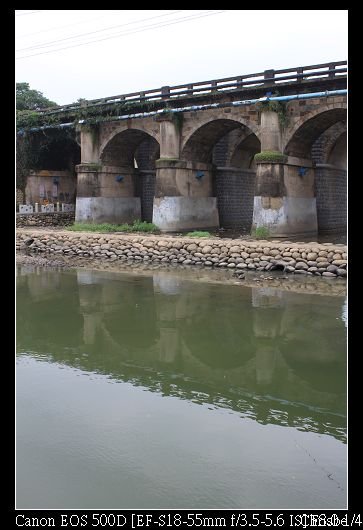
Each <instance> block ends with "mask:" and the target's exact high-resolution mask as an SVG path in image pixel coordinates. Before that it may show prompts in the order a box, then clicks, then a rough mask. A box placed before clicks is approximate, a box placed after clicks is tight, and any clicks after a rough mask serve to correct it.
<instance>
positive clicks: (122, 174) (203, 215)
mask: <svg viewBox="0 0 363 530" xmlns="http://www.w3.org/2000/svg"><path fill="white" fill-rule="evenodd" d="M346 81H347V67H346V62H345V61H340V62H335V63H327V64H320V65H311V66H306V67H298V68H289V69H285V70H268V71H265V72H261V73H256V74H249V75H245V76H239V77H235V78H227V79H219V80H213V81H206V82H197V83H191V84H187V85H180V86H176V87H162V88H161V89H155V90H150V91H146V92H138V93H132V94H124V95H120V96H113V97H111V98H104V99H100V100H93V101H87V102H86V103H84V102H80V103H77V104H73V105H65V106H63V107H57V108H53V109H47V110H45V111H42V112H41V118H42V119H43V120H44V121H43V123H44V124H46V123H47V118H49V117H50V116H56V117H57V119H58V123H59V125H58V126H60V127H67V126H73V127H74V123H75V122H74V121H73V122H72V123H69V121H70V119H74V118H75V117H77V116H79V115H80V114H79V111H80V110H81V111H82V114H81V115H82V116H84V118H83V119H79V120H78V124H77V125H76V130H77V134H76V135H75V138H76V140H77V142H78V144H79V145H80V159H79V162H80V163H78V164H74V170H75V173H76V174H77V196H76V220H77V221H80V222H113V223H122V222H131V221H133V220H135V219H144V220H147V221H153V222H154V223H155V224H156V225H158V226H159V227H160V228H161V230H163V231H166V232H173V231H183V230H193V229H212V228H216V227H224V228H238V229H245V230H246V231H249V230H251V227H254V228H256V227H259V226H265V227H267V228H268V229H269V231H270V233H271V234H272V235H274V236H276V237H288V236H299V235H304V236H308V235H311V236H314V235H316V234H317V233H318V232H320V233H324V232H329V231H334V232H337V231H338V232H339V231H345V230H346V188H347V186H346V134H347V133H346ZM87 113H88V114H87ZM89 116H92V119H91V118H90V117H89ZM95 116H96V119H95ZM46 127H49V126H47V125H44V126H43V127H40V128H46ZM36 130H39V128H38V129H33V131H34V132H35V131H36ZM58 154H59V153H58ZM43 169H45V168H43Z"/></svg>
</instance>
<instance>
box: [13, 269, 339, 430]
mask: <svg viewBox="0 0 363 530" xmlns="http://www.w3.org/2000/svg"><path fill="white" fill-rule="evenodd" d="M120 278H122V280H123V281H120ZM196 286H197V288H196ZM18 288H19V290H20V294H21V296H22V302H21V304H19V305H18V307H17V317H18V322H19V325H18V326H17V341H18V349H19V351H20V352H23V351H29V349H33V350H34V351H36V352H37V353H38V354H39V355H41V356H43V355H44V356H45V357H47V358H48V359H51V360H53V361H56V362H59V363H66V364H69V365H71V366H74V367H77V368H80V369H82V370H87V371H92V372H99V373H104V374H107V375H110V376H111V377H113V378H115V379H120V380H122V381H129V382H131V383H132V384H134V385H142V386H144V387H146V388H148V389H149V390H151V391H156V392H161V393H162V394H163V395H173V396H177V397H179V398H182V399H188V400H191V401H194V402H197V403H200V404H208V405H212V406H216V407H225V408H227V409H231V410H234V411H236V412H239V413H241V415H243V416H248V417H251V418H253V419H255V420H257V421H259V422H261V423H276V424H279V425H290V426H295V427H297V428H298V429H302V430H307V429H308V430H312V431H315V432H319V433H328V434H331V435H333V436H335V437H337V438H339V439H341V440H345V431H346V428H345V427H346V411H345V405H346V400H345V392H346V388H345V384H346V354H345V334H344V322H343V321H342V320H341V319H340V315H341V309H342V305H343V301H344V299H343V298H340V297H323V296H319V297H315V296H314V295H305V296H300V295H297V294H296V293H289V292H283V291H278V290H275V289H268V288H262V289H261V288H255V289H251V288H239V289H238V290H237V289H235V287H233V286H229V285H224V286H223V285H219V286H215V285H211V284H196V283H195V282H190V281H186V280H183V279H180V278H178V277H177V276H174V277H173V276H167V275H165V274H163V273H160V272H159V273H158V272H155V273H154V275H153V276H150V277H132V278H131V277H129V276H125V275H123V276H120V275H115V274H114V273H100V272H97V273H94V272H90V271H85V270H80V271H78V272H77V273H74V272H68V271H67V272H63V273H62V274H59V273H57V272H45V271H42V272H41V274H39V273H38V274H37V273H36V272H33V271H32V270H31V269H28V270H26V269H25V268H23V269H22V271H21V273H20V275H19V276H18ZM336 318H339V320H336ZM332 322H334V325H333V326H332ZM34 337H37V338H36V339H34ZM30 343H31V345H32V348H30ZM49 352H51V353H49ZM322 375H323V377H322Z"/></svg>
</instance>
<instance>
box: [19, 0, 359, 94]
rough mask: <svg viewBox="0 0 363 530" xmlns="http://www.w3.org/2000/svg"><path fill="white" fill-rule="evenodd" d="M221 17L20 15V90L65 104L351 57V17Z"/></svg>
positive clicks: (233, 13) (333, 13)
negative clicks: (26, 88)
mask: <svg viewBox="0 0 363 530" xmlns="http://www.w3.org/2000/svg"><path fill="white" fill-rule="evenodd" d="M220 11H221V10H148V11H144V10H137V11H132V10H105V11H102V10H97V11H96V10H90V11H89V10H16V11H15V31H16V42H15V49H16V50H17V51H16V52H15V57H16V59H15V74H16V82H27V83H29V84H30V88H32V89H35V90H39V91H40V92H42V93H43V95H44V96H45V97H47V98H48V99H50V100H52V101H55V102H56V103H58V104H66V103H72V102H74V101H76V100H77V99H79V98H86V99H96V98H102V97H106V96H112V95H117V94H125V93H128V92H136V91H140V90H147V89H152V88H159V87H161V86H163V85H170V86H172V85H178V84H185V83H188V82H192V81H195V82H196V81H204V80H210V79H218V78H223V77H232V76H237V75H243V74H249V73H254V72H261V71H264V70H267V69H270V68H274V69H283V68H290V67H297V66H307V65H311V64H318V63H324V62H330V61H341V60H346V59H347V57H348V10H316V11H314V10H273V11H272V10H271V11H269V10H225V11H222V12H220ZM212 13H213V14H212ZM185 17H186V19H185V20H183V21H182V22H181V20H182V19H184V18H185ZM190 17H193V18H195V19H194V20H192V19H190ZM196 17H198V18H196ZM145 19H146V20H145ZM177 20H179V22H178V23H173V24H170V23H171V22H175V21H177ZM162 24H164V26H163V27H162V26H161V25H162ZM166 24H169V25H166ZM150 25H152V26H153V28H149V29H146V27H147V26H150ZM86 33H88V34H87V35H84V34H86ZM121 33H122V35H120V34H121ZM115 35H116V36H115ZM110 36H113V37H114V38H109V37H110ZM96 39H97V40H98V42H94V43H91V44H84V45H81V46H80V44H81V43H88V42H89V41H92V40H96ZM101 39H103V40H101ZM51 41H52V42H51ZM53 41H57V42H53ZM40 46H41V47H40ZM69 46H72V47H69ZM65 47H69V48H68V49H62V50H60V48H65ZM55 50H59V51H55ZM45 52H46V53H45ZM49 52H50V53H49ZM30 55H34V56H32V57H30ZM26 56H28V57H26Z"/></svg>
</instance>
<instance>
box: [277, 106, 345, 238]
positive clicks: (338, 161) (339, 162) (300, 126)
mask: <svg viewBox="0 0 363 530" xmlns="http://www.w3.org/2000/svg"><path fill="white" fill-rule="evenodd" d="M346 130H347V116H346V104H345V103H343V102H342V103H339V104H337V103H328V104H327V105H324V106H321V107H320V108H318V109H316V110H314V111H313V112H310V113H308V114H307V115H306V116H303V117H302V118H301V119H300V120H299V121H298V122H297V123H296V124H295V126H294V127H293V128H292V129H291V131H290V134H289V137H288V138H287V142H286V147H285V154H287V155H290V156H294V157H301V158H303V159H309V160H311V162H312V164H313V167H314V192H315V197H316V211H317V222H318V232H319V233H320V234H324V233H339V232H345V230H346V224H347V209H346V206H347V205H346V202H347V171H346V161H347V152H346V150H347V145H346Z"/></svg>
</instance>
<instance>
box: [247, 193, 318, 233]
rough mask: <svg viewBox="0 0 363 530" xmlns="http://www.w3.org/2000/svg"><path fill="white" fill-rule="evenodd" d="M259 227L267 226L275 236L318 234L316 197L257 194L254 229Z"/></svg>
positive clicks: (254, 208) (254, 209)
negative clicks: (264, 195)
mask: <svg viewBox="0 0 363 530" xmlns="http://www.w3.org/2000/svg"><path fill="white" fill-rule="evenodd" d="M258 227H266V228H267V229H268V230H269V233H270V235H272V236H275V237H288V236H299V235H301V236H306V235H316V234H317V231H318V221H317V213H316V198H315V197H309V198H306V197H303V198H301V197H261V196H257V197H255V198H254V207H253V222H252V229H256V228H258Z"/></svg>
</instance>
